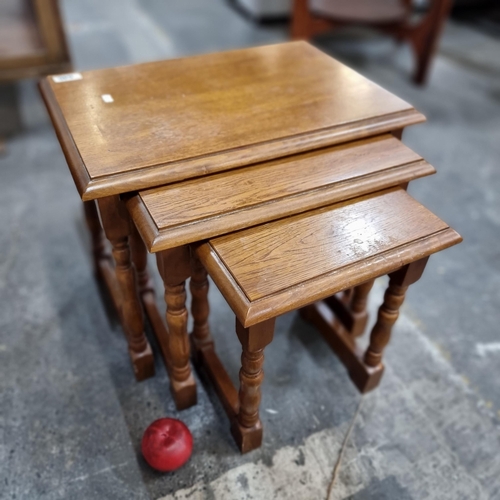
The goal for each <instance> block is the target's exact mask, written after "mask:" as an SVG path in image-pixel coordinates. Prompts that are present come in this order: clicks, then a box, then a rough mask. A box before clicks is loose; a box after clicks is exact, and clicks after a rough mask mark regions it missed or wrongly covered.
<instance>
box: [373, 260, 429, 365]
mask: <svg viewBox="0 0 500 500" xmlns="http://www.w3.org/2000/svg"><path fill="white" fill-rule="evenodd" d="M427 260H428V258H425V259H421V260H419V261H416V262H413V263H412V264H408V265H407V266H404V267H403V268H401V269H399V270H398V271H396V272H394V273H391V274H390V275H389V276H390V279H389V287H388V288H387V290H386V292H385V295H384V302H383V304H382V305H381V306H380V309H379V311H378V317H377V322H376V323H375V326H374V327H373V329H372V331H371V335H370V345H369V346H368V349H367V350H366V353H365V358H364V362H365V364H366V365H368V366H369V367H379V366H380V367H382V353H383V351H384V348H385V346H386V345H387V344H388V343H389V340H390V337H391V331H392V327H393V325H394V323H395V322H396V320H397V319H398V316H399V308H400V307H401V305H402V303H403V301H404V299H405V293H406V290H407V289H408V287H409V286H410V285H411V284H412V283H415V282H416V281H418V280H419V279H420V277H421V276H422V273H423V272H424V268H425V265H426V263H427Z"/></svg>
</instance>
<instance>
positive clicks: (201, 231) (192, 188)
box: [126, 134, 435, 404]
mask: <svg viewBox="0 0 500 500" xmlns="http://www.w3.org/2000/svg"><path fill="white" fill-rule="evenodd" d="M399 135H400V134H399ZM434 172H435V170H434V168H433V167H432V166H431V165H429V164H428V163H427V162H425V161H424V160H423V159H422V158H421V157H420V156H419V155H417V154H416V153H414V152H413V151H411V150H410V149H408V148H407V147H406V146H404V145H403V144H402V143H401V142H400V140H399V139H397V138H395V137H394V136H393V135H391V134H384V135H381V136H375V137H373V138H369V139H363V140H359V141H353V142H351V143H348V144H342V145H337V146H332V147H329V148H323V149H320V150H315V151H313V152H309V153H302V154H298V155H294V156H288V157H286V158H283V159H280V160H274V161H269V162H264V163H261V164H257V165H252V166H248V167H243V168H240V169H235V170H231V171H227V172H222V173H218V174H212V175H207V176H204V177H201V178H199V179H193V180H188V181H183V182H179V183H174V184H170V185H167V186H162V187H160V188H154V189H151V190H146V191H140V192H139V193H138V194H137V195H135V196H130V197H127V202H126V203H127V208H128V209H129V211H130V214H131V217H132V219H133V221H134V223H135V226H136V227H137V229H138V231H139V232H140V234H141V236H142V238H143V240H144V242H145V243H146V245H147V248H148V249H149V250H150V251H151V252H158V254H157V255H162V254H164V253H165V251H166V250H174V249H176V250H177V251H181V249H183V248H186V244H189V243H195V242H198V241H200V240H203V239H206V238H209V237H211V236H219V235H222V234H226V233H228V232H231V231H234V230H237V229H242V228H248V227H251V226H255V225H258V224H260V223H263V222H267V221H270V220H275V219H278V218H280V217H285V216H289V215H292V214H295V213H300V212H305V211H307V210H310V209H314V208H317V207H318V206H320V207H321V206H324V205H327V204H331V203H332V202H336V201H339V200H345V199H348V198H351V197H353V196H359V195H361V194H364V193H371V192H373V191H377V190H379V189H381V188H386V187H393V186H395V185H406V184H407V183H408V182H409V181H410V180H412V179H415V178H418V177H421V176H424V175H429V174H432V173H434ZM182 251H183V250H182ZM166 255H167V254H166V253H165V255H163V256H162V259H163V261H166V259H167V256H166ZM186 259H187V257H186ZM183 265H187V260H185V262H184V263H183ZM203 272H204V270H203V267H202V266H201V269H200V267H199V266H198V265H196V264H194V267H193V271H192V273H193V274H192V275H191V276H192V280H191V290H192V293H193V303H192V314H193V318H194V320H195V326H194V330H193V335H192V336H191V341H192V343H193V344H194V347H195V351H197V350H199V349H200V347H199V345H198V344H204V343H206V344H207V345H208V346H209V347H210V346H212V344H213V342H212V340H211V337H210V332H209V328H208V322H207V320H208V308H209V306H208V298H207V293H204V292H207V290H208V282H207V281H206V272H205V278H204V277H203ZM197 280H198V281H197ZM368 292H369V288H367V287H366V286H365V285H361V286H360V287H359V290H358V289H355V290H354V292H353V299H352V305H351V304H350V303H349V300H350V296H349V295H345V298H346V300H344V301H341V300H338V299H337V298H336V297H334V296H332V297H330V298H329V299H328V303H329V306H330V307H331V308H332V309H333V310H335V313H336V318H337V319H338V320H339V321H340V322H341V325H342V326H343V328H344V329H345V330H346V331H347V332H350V334H351V335H353V336H357V335H360V334H361V333H362V332H363V330H364V327H365V325H366V321H367V318H368V315H367V312H366V297H367V294H368ZM347 299H349V300H347ZM203 311H205V312H204V313H203ZM149 315H150V316H151V314H149ZM199 315H201V316H200V320H199V321H198V320H197V318H198V316H199ZM186 325H187V323H186V324H183V326H182V328H183V329H184V330H185V329H186V328H187V326H186ZM158 328H159V329H160V330H161V326H159V327H158ZM166 335H168V334H167V333H165V332H163V333H162V334H161V335H159V337H161V338H166V337H165V336H166ZM186 342H187V340H185V341H184V343H186ZM204 351H205V354H206V355H207V356H209V357H210V358H211V359H212V360H213V361H214V363H217V361H216V357H214V356H212V355H211V354H207V353H208V352H209V351H210V349H208V350H207V349H204ZM165 352H167V351H165ZM164 357H165V359H167V357H168V353H167V354H166V355H165V356H164ZM167 364H168V362H167ZM212 381H213V382H214V385H215V387H216V390H217V391H219V389H218V387H219V386H221V385H222V386H224V387H225V388H226V389H227V387H229V386H230V384H228V383H226V382H227V381H225V382H224V383H221V382H220V381H218V380H215V379H213V380H212ZM172 391H173V394H174V399H176V400H177V396H176V394H175V388H174V387H173V386H172ZM226 392H227V391H226ZM235 397H236V396H235V394H233V399H234V398H235ZM233 403H234V401H233ZM235 404H236V403H235Z"/></svg>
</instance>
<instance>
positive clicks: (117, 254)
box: [98, 196, 154, 380]
mask: <svg viewBox="0 0 500 500" xmlns="http://www.w3.org/2000/svg"><path fill="white" fill-rule="evenodd" d="M98 204H99V210H100V213H101V220H102V224H103V228H104V232H105V233H106V237H107V238H108V240H109V241H110V243H111V247H112V253H113V259H114V261H115V264H116V267H115V273H116V278H117V281H118V288H119V292H120V300H119V306H120V307H119V311H120V319H121V322H122V326H123V329H124V331H125V334H126V337H127V342H128V348H129V354H130V358H131V360H132V364H133V367H134V373H135V377H136V379H137V380H144V379H146V378H148V377H151V376H153V375H154V359H153V352H152V350H151V346H150V345H149V342H148V341H147V339H146V336H145V334H144V316H143V312H142V306H141V303H140V300H139V296H138V293H137V277H136V272H135V266H134V264H133V262H132V259H131V253H130V247H129V236H130V220H129V216H128V212H127V210H126V208H125V206H124V204H123V202H122V201H121V200H120V199H119V197H118V196H111V197H107V198H101V199H100V200H99V201H98Z"/></svg>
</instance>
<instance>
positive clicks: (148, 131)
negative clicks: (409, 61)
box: [40, 42, 424, 200]
mask: <svg viewBox="0 0 500 500" xmlns="http://www.w3.org/2000/svg"><path fill="white" fill-rule="evenodd" d="M82 76H83V77H82V79H81V80H75V81H69V82H64V83H55V82H54V80H53V79H52V78H50V77H49V78H46V79H44V80H43V81H42V82H41V85H40V87H41V92H42V95H43V98H44V100H45V103H46V105H47V109H48V110H49V114H50V116H51V118H52V121H53V123H54V125H55V128H56V131H57V134H58V137H59V141H60V142H61V145H62V148H63V151H64V153H65V155H66V159H67V161H68V165H69V167H70V170H71V172H72V174H73V178H74V180H75V183H76V185H77V188H78V191H79V193H80V195H81V196H82V198H83V199H84V200H89V199H93V198H98V197H102V196H108V195H112V194H119V193H126V192H130V191H134V190H140V189H146V188H150V187H156V186H159V185H162V184H167V183H171V182H176V181H180V180H184V179H188V178H192V177H199V176H203V175H207V174H209V173H215V172H218V171H224V170H228V169H232V168H235V167H239V166H244V165H249V164H252V163H257V162H262V161H266V160H270V159H273V158H278V157H282V156H286V155H290V154H295V153H298V152H303V151H308V150H311V149H317V148H320V147H325V146H330V145H333V144H338V143H341V142H347V141H351V140H354V139H359V138H362V137H367V136H371V135H375V134H380V133H384V132H390V131H393V130H399V129H402V128H404V127H405V126H407V125H412V124H414V123H419V122H422V121H424V117H423V116H422V115H421V114H420V113H418V112H417V111H416V110H415V109H414V108H413V107H412V106H411V105H410V104H408V103H406V102H404V101H403V100H401V99H399V98H398V97H396V96H394V95H392V94H391V93H389V92H387V91H386V90H384V89H382V88H380V87H379V86H378V85H376V84H374V83H372V82H370V81H369V80H367V79H366V78H364V77H362V76H361V75H359V74H358V73H356V72H355V71H353V70H351V69H349V68H348V67H346V66H345V65H343V64H341V63H339V62H337V61H336V60H334V59H332V58H331V57H329V56H328V55H326V54H324V53H323V52H321V51H319V50H318V49H316V48H314V47H313V46H311V45H309V44H307V43H305V42H291V43H284V44H278V45H270V46H265V47H257V48H250V49H242V50H236V51H230V52H222V53H216V54H209V55H203V56H195V57H190V58H185V59H177V60H170V61H160V62H153V63H146V64H140V65H135V66H126V67H121V68H113V69H103V70H96V71H87V72H83V73H82ZM104 94H110V95H111V96H112V97H113V100H114V102H111V103H105V102H104V101H103V99H102V97H101V96H102V95H104Z"/></svg>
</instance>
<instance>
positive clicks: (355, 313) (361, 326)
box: [349, 280, 375, 337]
mask: <svg viewBox="0 0 500 500" xmlns="http://www.w3.org/2000/svg"><path fill="white" fill-rule="evenodd" d="M374 283H375V280H370V281H367V282H366V283H363V284H361V285H359V286H357V287H355V288H354V291H353V295H352V299H351V306H350V309H351V314H352V320H353V322H352V327H351V330H350V332H349V333H350V334H351V335H352V336H354V337H358V336H359V335H362V334H363V332H364V331H365V327H366V323H367V321H368V311H367V310H366V304H367V302H368V295H369V293H370V290H371V289H372V287H373V284H374Z"/></svg>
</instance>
